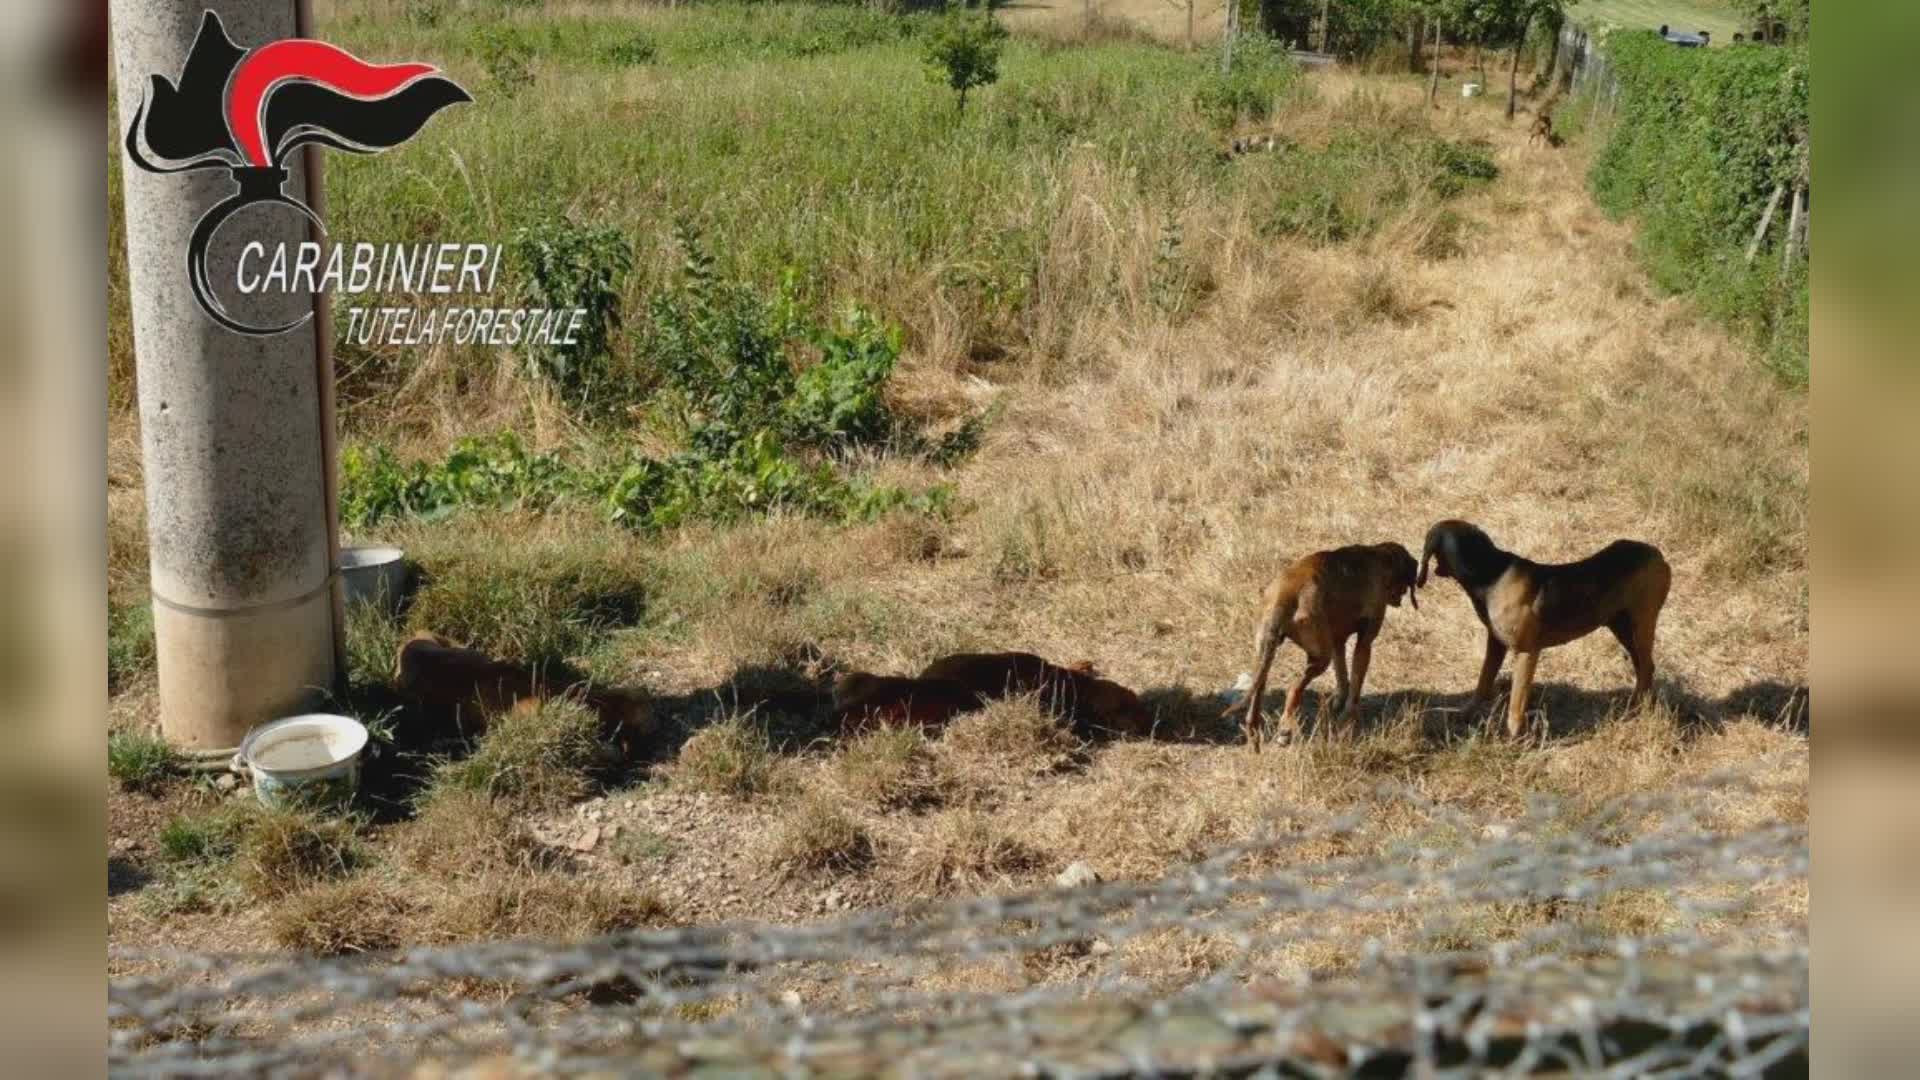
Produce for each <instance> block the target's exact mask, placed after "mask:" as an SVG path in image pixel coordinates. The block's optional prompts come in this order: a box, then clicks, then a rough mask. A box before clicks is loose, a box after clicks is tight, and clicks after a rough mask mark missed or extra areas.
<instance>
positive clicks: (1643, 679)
mask: <svg viewBox="0 0 1920 1080" xmlns="http://www.w3.org/2000/svg"><path fill="white" fill-rule="evenodd" d="M1657 617H1658V615H1657V614H1656V616H1655V618H1657ZM1653 624H1654V619H1644V620H1642V619H1636V618H1634V617H1633V614H1632V613H1631V612H1626V611H1623V612H1621V613H1620V614H1618V615H1615V616H1614V617H1613V618H1612V620H1610V621H1609V622H1608V623H1607V629H1608V630H1611V631H1613V636H1614V637H1615V638H1617V639H1618V640H1619V642H1620V647H1621V648H1623V649H1625V650H1627V660H1628V662H1629V663H1631V664H1632V665H1633V696H1632V697H1630V698H1628V699H1627V708H1629V709H1636V708H1639V707H1640V706H1641V705H1642V704H1644V703H1645V702H1646V701H1647V700H1648V699H1649V698H1651V697H1652V696H1653Z"/></svg>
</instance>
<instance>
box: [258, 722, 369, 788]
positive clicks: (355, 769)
mask: <svg viewBox="0 0 1920 1080" xmlns="http://www.w3.org/2000/svg"><path fill="white" fill-rule="evenodd" d="M366 748H367V729H366V726H365V725H363V724H362V723H360V721H358V720H355V719H354V718H353V717H351V716H338V715H335V714H333V713H307V714H305V715H302V716H289V717H287V718H286V719H284V720H275V721H273V722H272V723H269V724H262V725H260V726H259V727H257V728H254V729H253V730H252V731H250V732H248V733H247V737H246V739H245V740H244V741H243V742H241V744H240V752H239V753H238V754H235V755H234V759H233V763H234V767H235V769H236V771H242V770H243V771H245V772H247V773H249V774H251V775H252V777H253V793H254V795H255V796H256V797H258V798H259V800H260V801H261V802H262V803H264V804H266V805H268V806H290V805H300V806H327V807H335V808H339V807H344V806H345V805H346V804H347V803H350V802H352V801H353V795H354V792H355V791H356V790H358V789H359V787H360V754H361V752H362V751H364V750H365V749H366Z"/></svg>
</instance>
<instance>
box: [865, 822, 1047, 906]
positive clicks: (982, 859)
mask: <svg viewBox="0 0 1920 1080" xmlns="http://www.w3.org/2000/svg"><path fill="white" fill-rule="evenodd" d="M1041 865H1042V857H1041V855H1040V853H1039V852H1037V851H1035V850H1034V849H1033V848H1031V847H1029V846H1028V845H1027V844H1026V843H1025V842H1023V841H1022V840H1020V839H1019V838H1018V837H1016V836H1014V835H1013V834H1012V833H1011V832H1009V831H1008V830H1007V828H1006V826H1005V825H1004V824H1003V823H1002V822H1001V821H1000V820H999V819H998V818H996V817H994V816H993V815H990V814H987V813H985V812H982V811H979V810H972V809H959V810H948V811H944V812H942V813H940V814H938V815H935V816H934V817H932V818H930V819H929V820H928V823H927V826H926V827H925V828H924V829H922V830H920V831H918V832H917V833H916V835H915V836H914V837H913V841H912V846H911V847H909V848H908V849H907V851H906V853H905V855H904V856H903V857H902V858H901V860H900V863H899V865H898V867H897V868H896V872H897V873H898V874H899V876H900V879H901V883H902V885H904V886H905V887H906V888H907V889H909V890H911V891H912V892H914V893H917V894H920V895H927V896H933V895H941V894H953V893H976V892H985V891H987V890H990V889H1006V888H1011V887H1013V886H1014V884H1015V883H1016V882H1015V879H1016V878H1017V877H1021V876H1025V875H1029V874H1031V873H1033V872H1035V871H1037V870H1039V869H1040V867H1041Z"/></svg>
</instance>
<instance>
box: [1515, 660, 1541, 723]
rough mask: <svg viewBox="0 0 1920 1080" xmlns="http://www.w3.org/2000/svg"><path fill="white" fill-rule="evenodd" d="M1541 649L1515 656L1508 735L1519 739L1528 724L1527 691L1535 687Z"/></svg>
mask: <svg viewBox="0 0 1920 1080" xmlns="http://www.w3.org/2000/svg"><path fill="white" fill-rule="evenodd" d="M1539 660H1540V650H1539V649H1533V650H1531V651H1528V652H1522V653H1516V654H1515V655H1514V657H1513V700H1512V701H1510V702H1508V703H1507V736H1508V737H1509V738H1513V739H1517V738H1519V737H1520V733H1521V732H1522V731H1524V730H1526V726H1527V692H1528V691H1529V690H1532V689H1533V666H1534V664H1536V663H1538V662H1539Z"/></svg>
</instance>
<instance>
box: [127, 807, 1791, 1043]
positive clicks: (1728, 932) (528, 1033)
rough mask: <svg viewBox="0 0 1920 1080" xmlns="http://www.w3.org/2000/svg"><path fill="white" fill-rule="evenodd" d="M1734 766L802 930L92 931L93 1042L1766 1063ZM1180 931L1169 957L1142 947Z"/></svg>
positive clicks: (1442, 810)
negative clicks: (408, 943)
mask: <svg viewBox="0 0 1920 1080" xmlns="http://www.w3.org/2000/svg"><path fill="white" fill-rule="evenodd" d="M1755 790H1756V789H1755V787H1754V785H1752V784H1751V783H1749V782H1748V781H1746V780H1744V779H1742V778H1739V777H1725V776H1723V777H1716V778H1714V780H1712V781H1710V782H1705V783H1702V784H1698V785H1691V786H1688V787H1686V788H1681V789H1676V790H1673V791H1666V792H1661V793H1658V794H1645V795H1635V796H1632V797H1629V798H1624V799H1620V800H1616V801H1613V802H1609V803H1606V804H1605V805H1602V806H1600V807H1599V808H1598V809H1596V810H1592V811H1588V812H1576V811H1575V810H1574V809H1573V808H1571V807H1570V806H1568V805H1565V804H1562V803H1560V802H1556V801H1554V800H1550V799H1536V800H1534V801H1533V802H1532V803H1531V805H1530V806H1529V807H1528V809H1527V810H1526V812H1525V813H1523V814H1521V815H1519V816H1517V817H1516V818H1515V819H1513V820H1509V821H1501V822H1487V821H1484V820H1478V819H1474V818H1471V817H1469V816H1467V815H1463V814H1460V813H1457V812H1455V811H1453V810H1451V809H1449V808H1448V807H1446V806H1445V805H1442V804H1439V803H1436V802H1434V801H1432V800H1429V799H1426V798H1424V797H1422V796H1421V795H1419V794H1417V793H1416V792H1413V791H1410V790H1404V789H1395V790H1383V791H1382V792H1380V793H1379V797H1378V798H1377V799H1376V800H1375V801H1374V802H1373V803H1372V805H1371V806H1370V807H1369V810H1368V813H1370V814H1375V815H1378V814H1382V813H1394V814H1396V815H1400V816H1403V817H1404V818H1405V823H1406V827H1405V828H1402V829H1397V830H1396V834H1398V835H1404V836H1405V837H1406V841H1405V842H1404V843H1400V844H1396V845H1395V846H1393V847H1392V848H1391V849H1389V850H1387V851H1386V852H1384V853H1377V854H1369V855H1366V856H1363V857H1348V858H1339V857H1335V858H1332V859H1326V858H1318V859H1315V858H1307V857H1305V856H1306V855H1308V854H1311V853H1314V852H1322V851H1327V850H1332V851H1338V850H1339V848H1340V843H1339V841H1340V839H1341V838H1342V837H1344V836H1346V835H1348V834H1349V833H1350V831H1351V830H1353V829H1354V828H1356V827H1357V826H1359V825H1360V824H1362V822H1361V821H1360V820H1358V819H1355V818H1346V819H1341V820H1336V821H1327V822H1323V823H1320V824H1316V825H1312V826H1310V827H1301V826H1299V825H1298V824H1297V823H1298V822H1301V821H1307V820H1311V819H1310V818H1307V817H1306V816H1305V815H1291V814H1285V813H1282V814H1278V815H1276V816H1275V817H1274V818H1273V819H1272V821H1273V823H1274V824H1273V827H1272V828H1271V829H1270V830H1269V833H1268V834H1267V835H1263V836H1261V837H1259V838H1257V839H1256V840H1255V841H1253V842H1249V843H1245V844H1240V845H1235V846H1233V847H1230V848H1227V849H1224V850H1222V851H1220V852H1218V853H1216V854H1214V855H1213V856H1212V857H1210V858H1208V859H1206V860H1204V861H1203V862H1200V863H1197V864H1195V865H1192V866H1190V867H1186V868H1183V869H1181V870H1180V871H1178V872H1176V873H1173V874H1170V875H1168V876H1167V877H1165V878H1163V879H1161V880H1157V881H1147V882H1116V883H1109V884H1097V885H1092V886H1088V887H1083V888H1078V889H1069V890H1048V891H1041V892H1034V893H1025V894H1019V895H1010V896H995V897H983V898H973V899H963V900H956V901H953V902H946V903H922V904H916V905H910V906H905V907H901V908H897V909H892V910H883V911H871V912H865V913H861V914H857V915H853V916H851V917H847V918H844V919H840V920H837V921H830V922H822V923H818V924H811V925H802V926H765V925H725V926H709V927H697V928H690V929H679V930H668V931H660V932H648V933H634V934H624V935H615V936H612V937H608V938H603V939H598V940H593V941H587V942H579V943H572V944H540V943H529V942H499V943H488V944H481V945H474V946H469V947H461V948H446V949H418V950H414V951H411V952H407V953H404V954H400V955H394V956H380V957H360V958H348V959H333V960H314V959H299V958H289V957H286V956H283V955H271V956H232V955H229V956H204V955H179V954H160V953H151V952H148V953H132V952H122V953H118V954H116V956H117V958H118V959H120V960H122V961H125V962H128V963H137V964H140V965H142V966H145V967H150V968H156V969H159V970H162V971H164V972H165V974H163V975H157V976H148V977H142V978H126V979H118V980H114V981H112V982H111V983H110V985H109V989H108V1011H109V1019H110V1023H111V1024H112V1026H113V1033H112V1036H111V1043H110V1046H109V1051H108V1062H109V1066H110V1068H111V1070H112V1071H113V1072H114V1073H115V1074H118V1075H128V1076H133V1075H143V1076H144V1075H189V1074H200V1075H205V1074H230V1073H248V1074H285V1075H313V1074H360V1075H405V1074H415V1075H442V1074H445V1073H446V1072H447V1071H448V1070H454V1069H457V1068H458V1067H460V1066H463V1065H476V1064H478V1065H480V1066H481V1070H482V1072H483V1074H484V1075H515V1074H516V1073H521V1072H524V1073H529V1074H531V1073H543V1074H545V1073H573V1074H580V1073H601V1072H605V1073H618V1074H625V1075H631V1074H641V1075H656V1074H662V1075H686V1074H695V1073H697V1074H701V1075H707V1074H725V1075H729V1076H733V1075H739V1076H760V1075H765V1076H818V1075H868V1074H885V1075H897V1076H977V1075H1010V1074H1025V1075H1045V1076H1056V1075H1057V1076H1133V1075H1139V1076H1154V1075H1208V1074H1214V1073H1226V1074H1233V1075H1306V1076H1312V1075H1346V1074H1354V1073H1365V1074H1367V1075H1400V1074H1402V1073H1410V1074H1413V1075H1422V1076H1444V1075H1456V1074H1457V1075H1481V1074H1483V1073H1484V1072H1485V1071H1487V1070H1489V1069H1493V1070H1500V1071H1514V1072H1539V1071H1546V1072H1573V1073H1580V1074H1601V1075H1620V1076H1638V1075H1648V1074H1654V1075H1658V1074H1661V1073H1668V1074H1673V1075H1699V1074H1702V1073H1709V1074H1723V1075H1775V1074H1796V1073H1802V1072H1804V1071H1805V1068H1806V1055H1807V1052H1808V1039H1809V1002H1808V951H1807V941H1806V926H1805V921H1804V911H1805V907H1804V895H1805V888H1806V874H1807V866H1808V847H1807V833H1806V829H1805V827H1804V826H1803V825H1789V824H1778V823H1768V824H1761V825H1758V826H1754V827H1749V828H1737V829H1729V828H1727V827H1725V823H1724V822H1721V821H1719V820H1717V819H1716V817H1715V815H1716V813H1717V812H1718V811H1717V809H1716V808H1718V807H1721V806H1724V805H1726V803H1725V800H1724V799H1723V798H1722V797H1723V796H1725V795H1728V794H1730V793H1734V792H1745V793H1748V794H1752V793H1754V792H1755ZM1761 794H1764V792H1761ZM1396 820H1398V818H1396ZM1308 845H1313V846H1311V847H1309V846H1308ZM1795 896H1798V897H1799V901H1798V904H1797V907H1796V904H1795V902H1794V900H1793V898H1794V897H1795ZM1782 897H1786V898H1787V900H1786V903H1785V906H1784V908H1781V909H1779V910H1774V909H1769V908H1768V907H1767V905H1769V904H1774V905H1779V904H1780V902H1781V898H1782ZM1636 900H1640V901H1647V900H1651V901H1654V902H1657V904H1658V905H1659V910H1660V911H1661V912H1662V915H1661V917H1660V918H1659V919H1658V920H1656V921H1657V922H1658V924H1659V925H1658V927H1657V932H1647V933H1640V932H1638V931H1639V930H1641V929H1643V928H1642V927H1640V926H1639V925H1638V924H1637V923H1635V922H1634V920H1633V919H1632V918H1631V917H1629V916H1630V913H1631V906H1630V905H1631V904H1632V903H1634V902H1636ZM1616 908H1619V909H1622V910H1625V911H1627V913H1628V915H1627V916H1623V915H1622V914H1621V911H1620V910H1614V909H1616ZM1781 910H1784V911H1785V912H1786V913H1787V914H1786V915H1785V916H1784V917H1783V916H1782V915H1781V914H1780V911H1781ZM1796 911H1797V914H1795V912H1796ZM1623 927H1624V930H1623ZM1182 949H1189V950H1190V951H1191V952H1192V954H1193V956H1194V957H1195V960H1194V962H1193V963H1191V964H1188V965H1186V966H1184V967H1182V966H1179V965H1175V966H1174V967H1172V968H1171V969H1170V967H1169V964H1168V963H1167V957H1168V956H1169V955H1170V953H1169V950H1172V955H1180V950H1182ZM1303 957H1305V958H1306V959H1305V960H1303ZM1316 957H1317V958H1318V960H1317V961H1316V960H1315V959H1314V958H1316Z"/></svg>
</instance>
